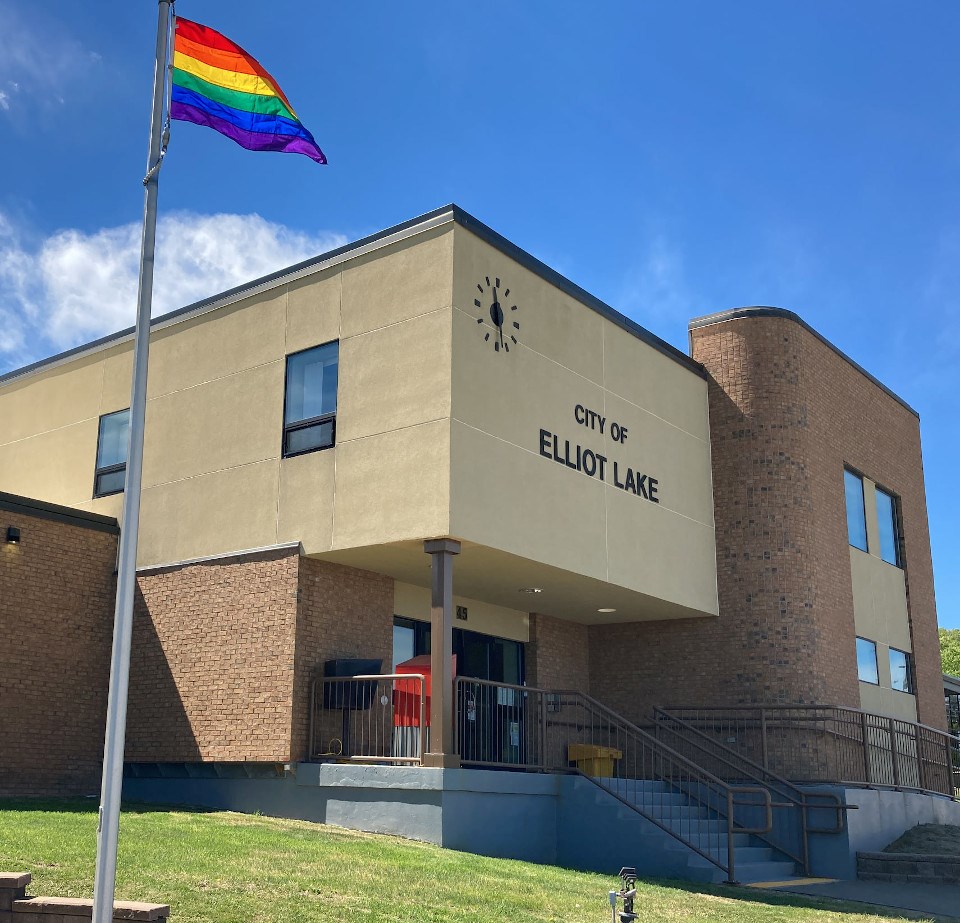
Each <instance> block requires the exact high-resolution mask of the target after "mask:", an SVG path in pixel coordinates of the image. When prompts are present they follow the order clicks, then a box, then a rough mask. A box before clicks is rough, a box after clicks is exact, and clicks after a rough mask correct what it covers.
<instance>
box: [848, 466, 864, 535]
mask: <svg viewBox="0 0 960 923" xmlns="http://www.w3.org/2000/svg"><path fill="white" fill-rule="evenodd" d="M843 486H844V491H845V492H846V495H847V538H848V539H849V541H850V544H851V545H853V547H854V548H859V549H860V550H861V551H866V550H867V517H866V513H865V511H864V506H863V480H862V478H861V477H860V476H859V475H857V474H854V473H853V472H852V471H847V470H846V469H845V470H844V472H843Z"/></svg>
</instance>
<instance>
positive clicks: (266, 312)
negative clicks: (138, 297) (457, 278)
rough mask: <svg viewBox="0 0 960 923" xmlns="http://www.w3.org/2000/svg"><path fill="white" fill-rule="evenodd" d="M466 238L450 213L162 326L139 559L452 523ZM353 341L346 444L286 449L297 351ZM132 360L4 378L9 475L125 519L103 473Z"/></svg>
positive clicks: (398, 536)
mask: <svg viewBox="0 0 960 923" xmlns="http://www.w3.org/2000/svg"><path fill="white" fill-rule="evenodd" d="M452 250H453V235H452V230H451V227H450V226H449V225H448V226H446V227H444V228H439V229H436V230H432V231H427V232H425V233H423V234H420V235H417V236H416V237H414V238H411V239H408V240H406V241H403V242H400V243H396V244H393V245H390V246H388V247H384V248H381V249H379V250H377V251H376V252H374V253H370V254H366V255H364V256H359V257H357V258H355V259H352V260H349V261H347V262H346V263H343V264H341V265H340V266H337V267H335V268H334V269H332V270H329V271H326V272H323V273H317V274H314V275H312V276H310V277H308V278H307V279H303V280H299V281H297V282H293V283H290V284H284V285H279V286H276V287H274V288H272V289H270V290H268V291H266V292H265V293H263V294H259V295H256V296H254V297H250V298H247V299H245V300H242V301H240V302H238V303H235V304H232V305H228V306H226V307H222V308H219V309H217V310H216V311H213V312H210V313H207V314H203V315H201V316H198V317H195V318H193V319H190V320H185V321H181V322H177V323H174V324H171V325H169V326H166V327H164V328H162V329H159V330H154V332H153V334H152V336H151V349H150V374H149V384H148V405H147V422H146V433H147V436H146V441H145V448H144V470H143V492H142V517H141V533H140V543H139V563H140V565H141V566H144V565H152V564H160V563H168V562H172V561H178V560H184V559H190V558H195V557H202V556H205V555H211V554H217V553H221V552H224V551H232V550H243V549H249V548H256V547H262V546H266V545H271V544H274V543H277V542H285V541H295V540H300V541H302V542H303V544H304V548H305V551H306V552H307V553H308V554H310V553H318V552H324V551H328V550H330V549H332V548H348V547H352V546H355V545H362V544H370V543H380V542H390V541H400V540H404V539H410V538H416V537H422V536H425V535H441V534H446V533H447V532H448V531H449V514H448V505H449V477H448V467H449V406H450V384H449V382H450V305H451V279H452ZM338 338H339V340H340V366H339V375H340V378H339V389H338V391H339V394H338V410H337V445H336V447H335V448H333V449H330V450H327V451H321V452H313V453H310V454H307V455H303V456H299V457H294V458H288V459H282V458H281V457H280V452H281V439H282V419H283V389H284V374H285V356H286V355H288V354H289V353H292V352H296V351H298V350H301V349H305V348H307V347H309V346H314V345H319V344H321V343H325V342H329V341H330V340H334V339H338ZM130 374H131V344H130V343H129V342H128V343H125V344H121V345H119V346H116V347H112V348H110V349H108V350H103V351H100V352H97V353H94V354H92V355H90V356H87V357H84V358H79V359H76V360H74V361H72V362H68V363H65V364H63V365H60V366H58V367H55V368H52V369H49V370H47V371H43V372H40V373H37V374H34V375H29V376H26V377H25V378H23V379H20V380H17V381H12V382H9V383H8V384H6V385H5V386H0V420H2V426H0V489H3V490H5V491H8V492H10V493H15V494H21V495H24V496H28V497H34V498H37V499H41V500H48V501H51V502H56V503H63V504H66V505H69V506H74V507H77V508H80V509H86V510H91V511H94V512H98V513H105V514H109V515H114V516H119V514H120V512H121V507H122V497H121V496H120V495H116V496H112V497H105V498H100V499H96V500H95V499H93V497H92V493H93V477H94V466H95V456H96V447H97V429H98V420H99V417H100V415H101V414H105V413H110V412H112V411H115V410H121V409H123V408H124V407H126V406H128V405H129V388H130Z"/></svg>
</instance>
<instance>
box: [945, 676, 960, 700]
mask: <svg viewBox="0 0 960 923" xmlns="http://www.w3.org/2000/svg"><path fill="white" fill-rule="evenodd" d="M943 690H944V692H948V691H949V692H950V693H951V694H953V695H960V676H951V675H950V674H949V673H944V674H943Z"/></svg>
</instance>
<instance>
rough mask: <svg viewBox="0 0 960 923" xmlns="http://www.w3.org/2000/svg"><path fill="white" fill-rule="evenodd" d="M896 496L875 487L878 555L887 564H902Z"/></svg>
mask: <svg viewBox="0 0 960 923" xmlns="http://www.w3.org/2000/svg"><path fill="white" fill-rule="evenodd" d="M898 507H899V504H898V503H897V498H896V497H894V496H893V495H892V494H888V493H887V492H886V491H885V490H881V489H880V488H879V487H878V488H877V526H878V527H879V529H880V557H881V558H883V560H884V561H886V562H887V563H888V564H893V565H895V566H896V567H900V566H902V559H901V557H900V517H899V516H898V515H897V514H898Z"/></svg>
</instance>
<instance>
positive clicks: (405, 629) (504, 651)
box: [393, 616, 526, 764]
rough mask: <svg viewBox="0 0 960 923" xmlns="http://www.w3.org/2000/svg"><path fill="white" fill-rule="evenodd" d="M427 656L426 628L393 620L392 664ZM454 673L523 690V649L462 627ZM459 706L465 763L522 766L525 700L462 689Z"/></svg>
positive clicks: (511, 692)
mask: <svg viewBox="0 0 960 923" xmlns="http://www.w3.org/2000/svg"><path fill="white" fill-rule="evenodd" d="M429 653H430V623H429V622H420V621H416V620H414V619H408V618H402V617H400V616H396V617H395V618H394V620H393V663H394V668H395V667H396V665H397V663H400V662H402V661H403V660H407V659H409V658H410V657H416V656H418V655H420V654H429ZM453 653H454V654H456V657H457V674H458V675H459V676H462V677H465V678H470V679H484V680H490V681H492V682H495V683H509V684H511V685H514V686H522V685H523V683H524V679H525V669H524V668H525V663H524V645H523V643H522V642H520V641H514V640H512V639H511V638H498V637H495V636H494V635H484V634H481V633H480V632H477V631H467V630H465V629H462V628H454V629H453ZM462 688H463V701H461V702H458V703H457V711H458V715H459V718H458V721H459V731H460V749H461V756H462V757H463V759H464V761H466V762H471V761H481V762H485V763H489V762H493V763H510V764H516V763H522V762H523V761H524V752H525V747H524V746H523V741H524V709H525V705H526V696H525V695H524V694H523V693H522V692H519V691H518V690H515V689H500V688H496V687H489V686H482V685H475V686H473V685H471V684H469V683H468V684H466V685H465V686H463V687H462Z"/></svg>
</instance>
